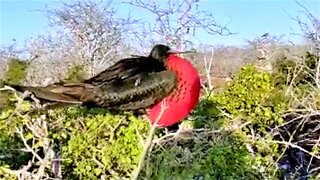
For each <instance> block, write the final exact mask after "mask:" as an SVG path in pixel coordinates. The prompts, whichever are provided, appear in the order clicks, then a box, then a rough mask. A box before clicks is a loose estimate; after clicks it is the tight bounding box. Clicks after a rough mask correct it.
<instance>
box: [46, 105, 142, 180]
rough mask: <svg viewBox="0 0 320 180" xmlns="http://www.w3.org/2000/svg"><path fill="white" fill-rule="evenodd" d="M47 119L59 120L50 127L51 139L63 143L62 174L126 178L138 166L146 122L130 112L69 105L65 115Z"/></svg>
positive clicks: (51, 116) (79, 176) (96, 177)
mask: <svg viewBox="0 0 320 180" xmlns="http://www.w3.org/2000/svg"><path fill="white" fill-rule="evenodd" d="M50 119H52V120H55V121H56V119H60V120H62V122H60V123H61V124H59V125H58V126H56V127H53V128H54V129H56V130H55V132H54V131H53V133H52V138H53V139H55V140H56V141H59V142H60V143H61V142H63V143H62V156H63V157H64V159H65V161H63V165H64V168H63V172H64V177H69V178H71V177H77V178H80V179H99V177H101V176H104V177H105V178H107V179H108V178H120V177H128V176H130V174H131V172H132V171H133V169H134V168H135V167H136V166H137V163H138V158H139V155H140V152H141V150H142V142H143V141H142V138H144V135H145V134H146V133H147V132H148V123H147V122H145V121H142V120H140V119H137V118H136V117H134V116H133V115H131V114H127V115H112V114H110V113H108V112H106V111H104V110H101V109H90V110H88V109H85V108H70V109H69V110H68V112H67V113H66V114H65V113H62V114H59V113H58V114H52V115H50ZM70 170H72V171H70Z"/></svg>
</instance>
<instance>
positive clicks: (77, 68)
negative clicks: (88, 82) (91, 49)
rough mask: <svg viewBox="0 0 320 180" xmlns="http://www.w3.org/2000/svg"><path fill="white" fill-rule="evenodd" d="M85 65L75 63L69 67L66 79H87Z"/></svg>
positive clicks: (74, 80)
mask: <svg viewBox="0 0 320 180" xmlns="http://www.w3.org/2000/svg"><path fill="white" fill-rule="evenodd" d="M85 75H86V72H85V66H84V65H82V64H74V65H72V66H71V68H70V69H69V71H68V73H67V75H66V80H67V81H71V82H77V81H81V80H84V79H85Z"/></svg>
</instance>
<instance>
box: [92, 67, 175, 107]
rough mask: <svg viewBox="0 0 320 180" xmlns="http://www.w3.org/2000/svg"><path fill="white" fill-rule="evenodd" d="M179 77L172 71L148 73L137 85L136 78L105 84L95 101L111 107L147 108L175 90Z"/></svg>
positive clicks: (100, 88) (97, 103) (100, 104)
mask: <svg viewBox="0 0 320 180" xmlns="http://www.w3.org/2000/svg"><path fill="white" fill-rule="evenodd" d="M176 85H177V77H176V75H175V74H174V73H173V72H171V71H161V72H153V73H148V74H146V75H145V76H143V77H142V78H141V80H140V83H139V85H136V79H135V78H128V79H126V80H124V81H122V82H121V84H119V82H115V83H111V84H104V85H101V86H100V87H99V92H96V93H97V94H96V96H95V97H96V99H93V101H94V102H93V103H94V104H96V105H99V106H102V107H106V108H109V109H119V110H136V109H141V108H147V107H149V106H150V105H152V104H154V103H156V102H158V101H160V100H161V99H163V98H164V97H165V96H167V95H168V94H170V93H171V92H173V91H174V89H175V87H176Z"/></svg>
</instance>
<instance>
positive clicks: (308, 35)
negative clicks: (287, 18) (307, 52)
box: [293, 1, 320, 56]
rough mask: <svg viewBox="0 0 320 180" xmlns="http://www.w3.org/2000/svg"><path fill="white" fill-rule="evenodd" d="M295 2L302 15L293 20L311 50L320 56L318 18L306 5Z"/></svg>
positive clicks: (319, 23) (319, 20)
mask: <svg viewBox="0 0 320 180" xmlns="http://www.w3.org/2000/svg"><path fill="white" fill-rule="evenodd" d="M296 3H297V4H298V5H299V6H300V7H301V9H302V11H301V13H302V14H303V16H300V17H299V16H298V17H295V18H293V20H294V21H296V22H297V23H298V24H299V26H300V30H301V32H302V36H303V37H304V39H305V40H306V41H307V42H308V43H310V44H311V47H310V48H311V50H312V52H313V53H315V54H316V55H317V56H320V19H319V18H317V17H316V16H314V15H313V13H312V12H310V10H309V9H308V8H307V7H306V6H304V5H303V4H301V3H299V2H298V1H296ZM301 17H303V18H306V20H303V19H301Z"/></svg>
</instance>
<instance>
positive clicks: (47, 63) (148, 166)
mask: <svg viewBox="0 0 320 180" xmlns="http://www.w3.org/2000/svg"><path fill="white" fill-rule="evenodd" d="M172 2H173V1H168V3H172ZM179 2H180V4H174V3H173V4H170V5H171V6H169V7H171V8H172V9H170V11H166V9H165V7H161V6H159V5H153V4H152V3H150V2H149V1H145V2H144V1H138V0H136V1H130V2H128V3H129V4H131V5H132V6H136V7H140V8H142V9H145V10H149V11H150V12H152V13H153V15H154V16H155V22H156V23H155V25H154V27H149V28H147V27H144V23H143V22H141V21H140V20H136V19H132V18H128V19H119V18H117V17H116V16H115V9H113V8H112V2H111V1H108V3H107V4H104V3H102V2H93V1H73V2H70V3H66V4H64V6H62V8H60V9H50V10H48V11H47V12H46V13H47V15H48V17H49V18H51V20H52V23H53V24H52V26H57V27H59V28H58V29H59V32H51V34H52V33H56V34H57V36H54V37H53V36H51V35H39V36H38V37H37V38H34V39H32V40H30V42H29V43H28V44H27V45H26V47H25V49H26V50H24V51H23V52H21V51H20V50H17V49H16V48H15V47H14V45H13V46H10V47H2V49H1V53H0V54H1V56H0V57H1V59H0V62H1V67H0V69H1V73H0V77H1V82H0V84H1V87H2V88H1V89H0V90H1V91H0V102H1V103H0V179H131V178H136V179H199V180H200V179H208V180H209V179H210V180H211V179H227V180H228V179H230V180H233V179H319V178H320V168H319V167H320V139H319V135H320V128H319V126H320V121H319V118H320V113H319V109H320V97H319V94H320V93H319V88H320V80H319V77H320V75H319V74H320V63H319V57H320V37H319V34H320V32H319V31H320V29H319V22H320V20H319V18H316V17H314V16H313V15H312V14H311V13H310V12H309V11H308V10H307V9H306V8H304V7H303V6H302V5H301V8H302V10H303V11H304V14H303V15H306V16H307V19H308V20H309V21H308V22H301V21H300V20H299V19H294V20H293V21H296V22H297V23H298V24H299V25H300V26H301V30H302V32H301V33H302V34H301V35H303V36H304V37H305V38H306V42H307V43H306V44H304V45H294V44H290V45H289V44H287V43H284V42H282V40H281V37H277V36H272V35H270V34H266V35H264V36H261V37H260V36H259V37H256V38H255V39H252V40H249V41H248V46H247V47H243V48H234V47H210V46H199V47H196V46H195V44H193V42H190V41H188V37H189V36H190V34H189V33H188V32H189V31H184V30H186V29H188V28H189V29H190V28H191V30H193V31H194V32H197V30H198V29H205V30H206V32H207V33H208V34H210V35H212V36H215V35H230V34H232V32H231V31H230V30H229V29H228V28H227V27H225V26H221V25H219V23H217V22H215V21H214V20H213V16H212V15H210V14H206V13H204V12H202V11H201V12H199V11H198V9H197V8H194V7H195V6H196V5H197V2H198V1H197V0H194V1H188V2H189V3H190V4H189V5H190V6H186V3H187V1H179ZM185 12H187V13H190V14H191V15H192V14H197V16H181V17H180V20H181V21H184V22H188V23H189V24H188V23H185V24H181V23H180V24H179V22H178V24H176V23H173V24H170V23H169V24H167V23H163V22H167V19H168V18H170V17H172V16H175V15H179V14H183V13H185ZM201 13H202V14H201ZM183 18H185V19H183ZM199 18H202V19H199ZM170 22H171V21H170ZM193 22H203V23H202V24H201V23H200V24H199V23H198V24H195V23H193ZM208 22H210V23H208ZM206 23H207V24H206ZM142 29H143V30H144V31H142ZM191 30H190V31H191ZM145 33H149V34H152V35H154V36H148V38H146V39H141V38H139V37H141V35H142V34H145ZM194 35H196V34H194ZM125 37H126V38H125ZM143 37H144V36H143ZM149 37H159V38H154V39H153V38H149ZM130 43H136V44H139V46H135V45H136V44H133V45H131V46H130ZM155 43H165V44H168V45H170V46H174V47H177V48H178V49H187V48H194V49H196V50H197V53H194V54H188V55H185V56H186V58H188V59H190V60H191V61H192V62H193V63H194V65H195V66H196V67H197V68H198V71H199V72H200V74H201V77H202V84H203V90H202V96H201V101H200V103H199V105H198V106H197V108H196V109H195V110H194V111H193V112H192V114H190V116H188V118H186V119H185V120H184V121H183V122H182V123H181V124H180V125H179V129H178V130H173V131H166V130H165V129H157V130H156V132H155V135H154V137H153V139H152V141H151V143H150V144H148V143H146V138H147V137H148V135H149V133H150V130H151V127H149V123H148V121H147V120H146V119H145V117H144V116H137V115H135V114H132V112H120V113H118V114H114V113H111V112H109V111H107V110H105V109H100V108H94V109H86V108H84V107H69V108H60V109H56V110H49V111H42V110H41V109H39V108H40V107H39V105H37V104H36V103H34V102H33V101H31V102H30V101H25V100H24V98H25V97H26V94H17V93H16V92H15V91H14V90H12V89H10V88H9V87H7V86H5V87H3V86H2V85H3V84H4V83H12V84H25V85H47V84H49V83H54V82H58V81H80V80H82V79H85V78H87V77H90V76H92V75H94V74H97V73H99V72H100V71H102V70H103V69H104V68H105V67H107V66H108V65H110V64H112V63H114V62H115V61H116V60H118V59H120V58H122V57H127V56H130V55H131V54H142V53H144V54H147V53H148V51H150V47H151V46H152V45H154V44H155ZM135 47H142V48H140V49H137V48H135ZM22 55H24V57H28V58H21V56H22ZM235 62H236V63H235ZM36 108H38V109H37V110H36ZM146 146H150V147H149V148H150V149H149V150H148V151H147V157H146V158H145V159H142V158H141V155H142V152H143V150H144V149H145V148H146ZM137 172H139V173H137Z"/></svg>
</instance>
